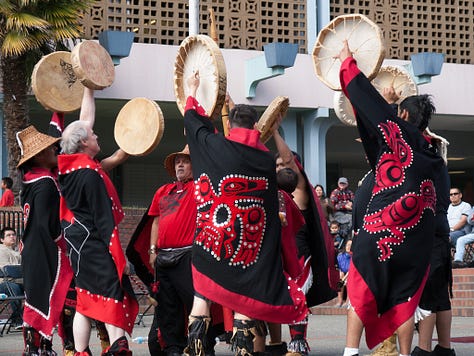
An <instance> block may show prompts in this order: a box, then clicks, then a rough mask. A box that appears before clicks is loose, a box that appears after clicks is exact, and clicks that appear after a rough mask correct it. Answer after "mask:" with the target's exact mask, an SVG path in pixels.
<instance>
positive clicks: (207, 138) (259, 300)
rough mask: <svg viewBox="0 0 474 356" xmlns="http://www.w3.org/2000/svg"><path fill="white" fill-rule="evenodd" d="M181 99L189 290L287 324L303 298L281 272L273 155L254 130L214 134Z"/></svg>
mask: <svg viewBox="0 0 474 356" xmlns="http://www.w3.org/2000/svg"><path fill="white" fill-rule="evenodd" d="M202 112H203V110H202V107H200V106H199V104H198V103H197V102H196V101H194V100H193V98H189V99H188V105H187V111H186V113H185V117H184V125H185V129H186V138H187V141H188V144H189V149H190V152H191V161H192V163H193V174H194V181H195V186H196V191H195V198H196V202H197V205H198V217H197V231H196V235H195V241H194V245H193V281H194V288H195V290H196V292H198V293H199V294H201V295H203V296H205V297H206V298H208V299H210V300H212V301H214V302H216V303H218V304H221V305H223V306H225V307H228V308H230V309H232V310H235V311H237V312H239V313H242V314H244V315H247V316H249V317H252V318H254V319H259V320H265V321H271V322H276V323H293V322H296V321H300V320H302V319H303V318H304V317H305V316H306V313H307V307H306V304H305V297H304V294H303V292H302V291H301V289H299V288H298V287H297V286H296V284H295V283H294V281H292V280H290V279H288V278H285V276H284V274H283V267H282V259H281V254H280V249H281V229H280V219H279V217H278V195H277V184H276V173H275V161H274V159H273V156H272V155H271V154H270V153H269V152H268V150H267V152H265V151H263V149H266V148H265V147H264V146H263V145H261V144H259V135H258V131H256V130H247V129H233V130H231V133H230V136H229V137H227V138H225V137H224V136H222V135H221V134H217V133H215V129H214V127H213V125H212V123H211V121H210V120H209V119H208V118H207V117H204V116H202V115H200V114H199V113H202Z"/></svg>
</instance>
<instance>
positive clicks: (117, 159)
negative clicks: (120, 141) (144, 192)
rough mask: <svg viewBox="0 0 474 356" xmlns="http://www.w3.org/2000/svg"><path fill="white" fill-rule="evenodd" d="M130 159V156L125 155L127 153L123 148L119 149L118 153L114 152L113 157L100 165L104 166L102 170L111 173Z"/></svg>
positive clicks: (104, 160)
mask: <svg viewBox="0 0 474 356" xmlns="http://www.w3.org/2000/svg"><path fill="white" fill-rule="evenodd" d="M128 157H130V155H129V154H127V153H125V151H124V150H122V149H121V148H119V149H118V150H117V151H115V152H114V154H113V155H112V156H109V157H107V158H104V159H103V160H102V161H100V165H101V166H102V169H103V170H104V171H106V172H109V171H111V170H112V169H114V168H115V167H117V166H118V165H120V164H122V163H124V162H125V161H126V160H127V159H128Z"/></svg>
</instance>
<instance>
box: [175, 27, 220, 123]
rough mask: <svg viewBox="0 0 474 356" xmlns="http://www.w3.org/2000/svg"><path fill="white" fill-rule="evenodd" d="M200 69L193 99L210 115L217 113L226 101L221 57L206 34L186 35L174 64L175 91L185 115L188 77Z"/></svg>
mask: <svg viewBox="0 0 474 356" xmlns="http://www.w3.org/2000/svg"><path fill="white" fill-rule="evenodd" d="M196 71H199V77H200V85H199V88H198V91H197V93H196V99H197V100H198V101H199V103H200V104H201V106H202V107H203V108H204V109H205V110H206V113H207V115H208V116H209V117H210V118H211V119H215V118H216V117H217V116H219V115H220V113H221V109H222V106H223V105H224V102H225V94H226V90H227V77H226V75H227V74H226V68H225V62H224V58H223V57H222V53H221V51H220V50H219V47H218V46H217V44H216V43H215V42H214V41H213V40H212V38H210V37H209V36H206V35H194V36H189V37H187V38H186V39H185V40H184V41H183V42H182V43H181V45H180V47H179V49H178V54H177V56H176V61H175V64H174V93H175V95H176V103H177V104H178V108H179V110H180V111H181V114H183V115H184V108H185V107H186V100H187V98H188V96H189V95H190V90H189V87H188V84H187V80H188V78H190V77H191V76H192V75H193V73H195V72H196Z"/></svg>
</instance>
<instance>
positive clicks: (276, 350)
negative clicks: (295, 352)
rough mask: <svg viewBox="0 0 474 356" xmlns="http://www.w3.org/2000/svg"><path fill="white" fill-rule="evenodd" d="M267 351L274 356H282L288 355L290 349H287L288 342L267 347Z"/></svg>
mask: <svg viewBox="0 0 474 356" xmlns="http://www.w3.org/2000/svg"><path fill="white" fill-rule="evenodd" d="M265 351H266V352H269V353H270V354H271V355H273V356H281V355H286V353H287V352H288V349H287V348H286V342H284V341H283V342H281V343H279V344H270V345H265Z"/></svg>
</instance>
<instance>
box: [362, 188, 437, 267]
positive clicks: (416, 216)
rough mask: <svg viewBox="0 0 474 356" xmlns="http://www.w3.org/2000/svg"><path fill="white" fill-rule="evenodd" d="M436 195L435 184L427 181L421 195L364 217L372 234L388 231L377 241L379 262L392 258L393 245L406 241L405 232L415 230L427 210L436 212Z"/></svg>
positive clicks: (401, 199) (410, 194) (366, 226)
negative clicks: (387, 233)
mask: <svg viewBox="0 0 474 356" xmlns="http://www.w3.org/2000/svg"><path fill="white" fill-rule="evenodd" d="M435 206H436V193H435V188H434V185H433V182H432V181H431V180H425V181H423V182H422V183H421V185H420V194H416V193H407V194H405V195H403V196H402V197H401V198H399V199H398V200H397V201H395V202H394V203H392V204H390V205H388V206H386V207H385V208H383V209H381V210H379V211H378V212H375V213H373V214H369V215H366V216H365V217H364V228H365V229H366V230H367V231H368V232H370V233H377V232H382V231H388V232H389V233H390V235H389V236H384V237H382V238H381V239H380V240H378V241H377V245H378V248H379V250H380V256H379V261H386V260H388V259H390V257H391V256H392V254H393V252H392V248H391V245H400V244H402V243H403V241H404V240H405V233H404V230H408V229H411V228H413V227H414V226H416V225H417V224H418V222H419V221H420V218H421V215H422V214H423V212H424V210H425V209H430V210H432V211H433V213H434V211H435Z"/></svg>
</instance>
